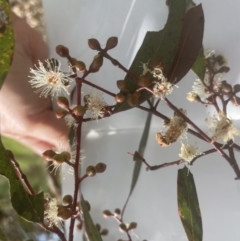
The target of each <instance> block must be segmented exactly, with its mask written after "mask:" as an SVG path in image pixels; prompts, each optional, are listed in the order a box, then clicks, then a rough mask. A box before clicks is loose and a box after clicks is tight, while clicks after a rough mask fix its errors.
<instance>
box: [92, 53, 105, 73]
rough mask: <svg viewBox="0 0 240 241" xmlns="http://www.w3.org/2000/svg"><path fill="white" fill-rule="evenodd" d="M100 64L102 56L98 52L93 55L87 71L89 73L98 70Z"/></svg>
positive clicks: (101, 63)
mask: <svg viewBox="0 0 240 241" xmlns="http://www.w3.org/2000/svg"><path fill="white" fill-rule="evenodd" d="M102 65H103V56H102V55H99V54H98V55H96V56H95V57H94V59H93V62H92V63H91V65H90V67H89V72H90V73H95V72H98V71H99V69H100V68H101V66H102Z"/></svg>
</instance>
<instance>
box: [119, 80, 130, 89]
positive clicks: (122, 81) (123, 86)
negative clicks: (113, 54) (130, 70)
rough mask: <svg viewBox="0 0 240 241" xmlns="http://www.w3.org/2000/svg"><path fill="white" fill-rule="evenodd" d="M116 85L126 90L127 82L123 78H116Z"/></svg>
mask: <svg viewBox="0 0 240 241" xmlns="http://www.w3.org/2000/svg"><path fill="white" fill-rule="evenodd" d="M117 87H118V89H120V90H128V86H127V82H126V81H125V80H118V81H117Z"/></svg>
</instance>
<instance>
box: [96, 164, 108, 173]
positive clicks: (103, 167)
mask: <svg viewBox="0 0 240 241" xmlns="http://www.w3.org/2000/svg"><path fill="white" fill-rule="evenodd" d="M106 168H107V165H106V164H104V163H102V162H99V163H98V164H97V165H96V166H95V170H96V172H97V173H102V172H105V170H106Z"/></svg>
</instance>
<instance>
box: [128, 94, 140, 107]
mask: <svg viewBox="0 0 240 241" xmlns="http://www.w3.org/2000/svg"><path fill="white" fill-rule="evenodd" d="M127 103H128V104H129V105H130V106H132V107H134V106H136V105H137V104H138V98H137V97H136V96H134V95H129V96H128V99H127Z"/></svg>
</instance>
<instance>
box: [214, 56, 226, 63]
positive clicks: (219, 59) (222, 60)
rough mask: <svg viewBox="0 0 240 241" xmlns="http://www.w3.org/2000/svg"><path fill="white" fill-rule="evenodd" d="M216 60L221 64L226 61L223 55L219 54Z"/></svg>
mask: <svg viewBox="0 0 240 241" xmlns="http://www.w3.org/2000/svg"><path fill="white" fill-rule="evenodd" d="M215 60H216V61H217V62H218V64H219V65H223V64H224V63H225V62H226V60H225V59H224V57H223V56H222V55H218V56H217V57H216V59H215Z"/></svg>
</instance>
